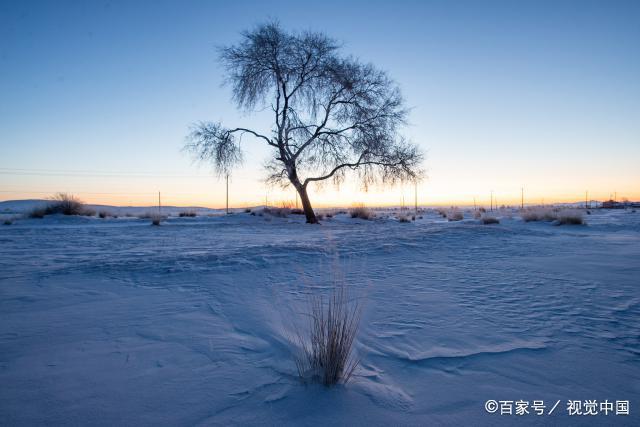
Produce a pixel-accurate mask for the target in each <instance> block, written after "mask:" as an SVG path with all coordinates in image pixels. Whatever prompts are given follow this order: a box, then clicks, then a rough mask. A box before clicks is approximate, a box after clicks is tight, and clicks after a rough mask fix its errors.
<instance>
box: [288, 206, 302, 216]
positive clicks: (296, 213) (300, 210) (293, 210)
mask: <svg viewBox="0 0 640 427" xmlns="http://www.w3.org/2000/svg"><path fill="white" fill-rule="evenodd" d="M291 215H304V211H303V210H302V209H298V208H294V209H291Z"/></svg>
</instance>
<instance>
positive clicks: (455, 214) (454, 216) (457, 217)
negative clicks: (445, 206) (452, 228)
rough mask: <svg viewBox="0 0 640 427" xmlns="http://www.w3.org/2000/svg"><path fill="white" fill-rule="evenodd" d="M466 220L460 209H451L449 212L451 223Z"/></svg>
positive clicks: (448, 218) (448, 217)
mask: <svg viewBox="0 0 640 427" xmlns="http://www.w3.org/2000/svg"><path fill="white" fill-rule="evenodd" d="M463 219H464V214H463V213H462V211H461V210H459V209H451V210H450V211H449V212H447V220H449V221H462V220H463Z"/></svg>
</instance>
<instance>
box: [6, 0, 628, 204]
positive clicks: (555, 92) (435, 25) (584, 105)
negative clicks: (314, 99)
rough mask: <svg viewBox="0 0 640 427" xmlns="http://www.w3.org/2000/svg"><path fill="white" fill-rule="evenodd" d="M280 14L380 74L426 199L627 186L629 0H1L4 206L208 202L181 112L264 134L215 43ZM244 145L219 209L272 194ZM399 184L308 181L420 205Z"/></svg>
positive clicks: (347, 197)
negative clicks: (228, 82)
mask: <svg viewBox="0 0 640 427" xmlns="http://www.w3.org/2000/svg"><path fill="white" fill-rule="evenodd" d="M268 19H277V20H279V21H280V22H281V24H282V25H283V26H284V27H285V28H288V29H292V30H307V29H311V30H318V31H323V32H325V33H327V34H328V35H330V36H333V37H335V38H337V39H338V40H340V41H342V42H344V50H345V52H346V53H349V54H353V55H354V56H357V57H359V58H360V59H362V60H363V61H366V62H372V63H374V64H376V65H378V66H379V67H381V68H383V69H385V70H386V71H388V72H389V74H390V75H391V76H392V77H393V78H394V79H395V80H396V81H397V82H398V83H399V84H400V87H401V89H402V91H403V94H404V96H405V98H406V100H407V104H408V105H409V106H410V107H411V108H412V111H411V114H410V122H411V123H410V126H408V127H407V129H406V135H407V136H409V137H410V138H411V139H412V140H413V141H415V142H417V143H418V144H419V145H420V146H421V147H422V148H423V150H424V151H425V153H426V162H425V168H426V170H427V173H428V179H426V180H425V181H424V182H423V183H421V184H420V186H419V203H421V204H430V205H432V204H469V203H473V198H474V197H475V198H476V199H477V201H478V203H484V204H488V203H489V195H490V191H491V190H493V191H494V194H495V195H496V197H497V200H498V203H500V204H502V203H514V202H516V201H517V202H519V200H520V188H521V187H524V189H525V198H526V202H528V203H539V202H540V201H542V200H543V199H544V200H545V202H553V201H577V200H584V197H585V190H589V195H590V198H594V199H600V200H603V199H606V198H609V196H610V195H611V194H613V193H614V192H616V193H617V197H618V199H621V198H623V197H628V198H629V199H640V1H550V2H544V1H498V2H496V1H470V2H463V1H415V2H410V1H405V2H403V1H395V2H391V1H384V2H383V1H378V2H376V1H373V2H372V1H362V2H346V1H344V0H343V1H315V2H303V1H288V2H280V1H260V2H259V1H255V2H250V1H240V0H236V1H224V2H223V1H220V2H215V1H166V2H164V1H153V2H143V1H78V2H69V1H49V2H36V1H23V2H18V1H13V2H10V1H4V2H2V3H0V148H1V153H2V155H1V156H0V200H9V199H21V198H44V197H47V196H50V195H51V194H52V193H54V192H58V191H64V192H71V193H74V194H77V195H78V196H79V197H81V198H82V199H84V200H86V201H88V202H94V203H105V204H116V205H128V204H138V205H139V204H152V203H154V202H155V200H156V198H157V192H158V191H162V193H163V199H164V202H165V203H166V204H178V205H200V206H211V207H215V206H221V205H222V204H223V203H224V195H225V192H224V182H223V181H222V180H219V179H217V178H215V177H213V176H212V174H211V173H210V172H211V171H210V169H209V168H207V167H206V166H198V165H195V164H193V163H192V161H191V159H190V157H189V156H188V155H187V154H186V153H183V152H181V148H182V146H183V145H184V137H185V135H186V134H187V133H188V129H189V126H190V124H191V123H193V122H196V121H199V120H213V121H218V120H220V121H222V122H223V123H225V124H227V125H229V126H236V125H242V126H245V127H253V128H256V129H258V130H263V131H264V132H267V129H268V126H269V122H268V120H267V117H265V115H264V114H262V113H258V114H254V115H252V114H246V113H242V112H238V111H237V110H236V109H235V107H234V106H233V104H232V103H231V99H230V98H231V97H230V89H229V88H228V87H225V86H221V84H222V82H223V78H224V76H223V70H222V69H221V68H220V67H219V65H218V63H217V60H216V51H215V47H216V46H220V45H227V44H231V43H234V42H237V41H238V40H239V33H240V32H241V31H242V30H245V29H249V28H252V27H253V26H255V25H256V24H258V23H260V22H264V21H266V20H268ZM246 141H247V143H246V144H245V148H246V149H247V150H246V151H245V156H246V161H245V164H244V166H243V167H241V168H239V169H238V170H236V172H235V173H234V175H233V176H232V178H231V184H230V187H231V196H230V197H231V203H232V205H235V206H248V205H257V204H261V203H264V200H265V197H267V198H268V199H269V202H270V203H279V202H280V201H283V200H294V192H293V190H290V191H281V190H279V189H274V188H271V189H270V188H266V187H265V185H264V184H263V183H262V181H261V180H262V178H263V177H264V176H265V174H264V170H263V169H262V164H263V163H264V160H265V159H266V158H267V156H268V153H269V150H268V149H267V147H265V146H264V145H263V144H262V143H260V142H258V141H255V142H248V141H249V140H248V139H247V140H246ZM413 194H414V190H413V187H412V186H406V187H402V186H399V187H396V188H387V189H382V188H371V189H369V191H368V192H366V193H365V192H363V191H362V189H361V188H360V186H359V185H358V184H357V183H355V182H353V183H346V184H344V185H343V186H342V187H340V188H339V189H336V188H335V187H334V186H332V185H330V184H329V185H326V186H325V187H323V188H320V189H314V190H312V201H314V202H315V204H316V205H318V206H323V205H325V206H326V205H343V206H344V205H351V204H352V203H367V204H375V205H380V204H396V205H397V204H399V203H400V201H401V200H402V197H403V195H404V197H405V200H406V202H407V203H408V204H410V203H412V202H413Z"/></svg>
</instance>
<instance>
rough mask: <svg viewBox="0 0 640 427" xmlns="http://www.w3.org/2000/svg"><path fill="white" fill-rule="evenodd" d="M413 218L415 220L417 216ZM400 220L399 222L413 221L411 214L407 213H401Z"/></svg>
mask: <svg viewBox="0 0 640 427" xmlns="http://www.w3.org/2000/svg"><path fill="white" fill-rule="evenodd" d="M413 220H414V221H415V217H413ZM398 221H399V222H411V219H409V216H407V215H405V214H401V215H398Z"/></svg>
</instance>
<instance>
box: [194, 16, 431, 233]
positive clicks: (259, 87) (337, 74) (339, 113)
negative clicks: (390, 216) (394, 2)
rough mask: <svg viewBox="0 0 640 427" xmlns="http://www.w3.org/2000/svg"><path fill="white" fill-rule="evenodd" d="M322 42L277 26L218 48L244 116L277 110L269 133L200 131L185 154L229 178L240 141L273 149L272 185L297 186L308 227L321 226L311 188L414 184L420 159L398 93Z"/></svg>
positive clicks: (379, 74)
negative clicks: (354, 178)
mask: <svg viewBox="0 0 640 427" xmlns="http://www.w3.org/2000/svg"><path fill="white" fill-rule="evenodd" d="M339 49H340V46H339V44H338V43H337V42H336V41H335V40H333V39H331V38H329V37H327V36H326V35H324V34H321V33H312V32H304V33H289V32H285V31H284V30H283V29H282V28H281V27H280V25H279V24H277V23H267V24H263V25H260V26H258V27H257V28H255V29H254V30H253V31H249V32H244V33H243V38H242V41H241V42H240V43H239V44H237V45H235V46H230V47H224V48H222V49H220V59H221V61H222V63H223V64H224V67H225V69H226V72H227V74H228V75H227V78H228V83H229V84H230V85H231V87H232V89H233V99H234V101H235V103H236V104H237V106H238V108H240V109H243V110H245V111H250V110H254V109H256V108H268V107H271V109H272V110H273V115H274V124H273V126H272V128H271V129H270V131H269V132H268V133H262V132H257V131H255V130H252V129H248V128H245V127H235V128H227V127H224V126H222V124H220V123H210V122H200V123H198V124H196V125H195V126H194V127H193V129H192V131H191V134H190V135H189V142H188V144H187V148H188V149H190V150H192V152H193V153H194V154H195V155H196V157H197V158H199V159H200V160H203V161H210V162H212V163H213V165H214V166H215V168H216V169H217V171H218V172H219V173H221V174H228V173H229V172H230V170H231V169H232V168H233V166H234V165H236V164H237V163H238V162H239V161H241V158H242V156H241V150H240V146H239V141H240V137H241V136H242V135H243V134H249V135H251V136H253V137H255V138H257V139H258V140H260V141H263V142H264V143H266V144H268V145H269V146H271V147H272V148H273V151H274V156H273V158H272V159H271V160H270V161H269V162H268V164H267V170H268V172H269V176H268V181H269V182H270V183H277V184H280V185H283V186H287V185H289V184H290V185H293V186H294V187H295V189H296V191H297V192H298V193H299V194H300V200H301V201H302V206H303V208H304V213H305V215H306V219H307V222H308V223H317V222H318V220H317V219H316V216H315V213H314V212H313V208H312V206H311V202H310V200H309V196H308V193H307V188H308V186H309V184H310V183H312V182H318V181H324V180H328V179H332V180H333V181H334V182H336V183H339V182H341V181H343V180H344V178H345V175H346V172H347V171H349V170H353V171H356V173H357V175H358V176H359V178H360V179H362V180H363V182H364V183H365V184H370V183H374V182H377V181H381V182H383V183H394V182H396V181H397V180H407V179H409V180H413V179H416V178H417V177H418V175H420V173H421V170H420V163H421V162H422V154H421V153H420V151H419V150H418V149H417V147H416V146H415V145H413V144H411V143H409V142H407V141H406V140H405V139H404V138H403V137H402V136H401V135H400V134H399V128H400V127H401V126H402V125H404V124H405V118H406V116H407V110H406V108H405V107H404V101H403V98H402V96H401V94H400V90H399V88H398V87H397V85H396V84H395V83H394V82H393V81H392V80H391V79H390V78H389V77H388V76H387V74H386V73H385V72H384V71H381V70H379V69H377V68H375V67H374V66H373V65H371V64H364V63H361V62H360V61H358V60H357V59H354V58H353V57H349V56H345V55H341V54H340V52H339Z"/></svg>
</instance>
